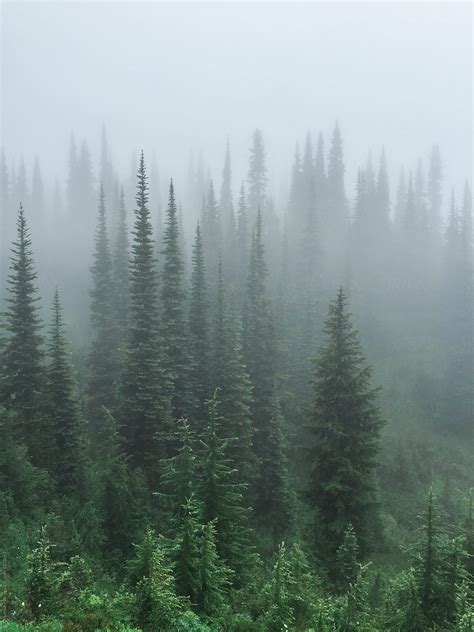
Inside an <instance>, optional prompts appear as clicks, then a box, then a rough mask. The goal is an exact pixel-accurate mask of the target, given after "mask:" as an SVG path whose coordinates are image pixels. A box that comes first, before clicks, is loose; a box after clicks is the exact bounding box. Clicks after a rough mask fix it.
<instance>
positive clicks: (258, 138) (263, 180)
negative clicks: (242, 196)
mask: <svg viewBox="0 0 474 632" xmlns="http://www.w3.org/2000/svg"><path fill="white" fill-rule="evenodd" d="M247 180H248V183H249V188H248V205H249V213H250V221H251V223H252V224H253V223H254V222H255V221H256V219H257V214H258V211H259V209H260V211H263V207H264V203H265V193H266V186H267V166H266V157H265V147H264V144H263V136H262V132H261V131H260V130H259V129H256V130H255V131H254V133H253V137H252V147H251V148H250V160H249V173H248V177H247Z"/></svg>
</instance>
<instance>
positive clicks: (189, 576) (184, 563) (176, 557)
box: [172, 493, 202, 605]
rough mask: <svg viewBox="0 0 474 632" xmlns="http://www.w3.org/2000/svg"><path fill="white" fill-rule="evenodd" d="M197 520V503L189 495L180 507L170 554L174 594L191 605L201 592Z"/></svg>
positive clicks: (197, 599) (199, 525)
mask: <svg viewBox="0 0 474 632" xmlns="http://www.w3.org/2000/svg"><path fill="white" fill-rule="evenodd" d="M199 518H200V507H199V503H198V502H197V500H196V497H195V496H194V495H193V494H192V493H191V494H190V495H189V497H187V498H186V500H185V501H184V503H183V505H182V506H181V518H180V520H179V522H177V523H176V537H175V539H174V542H173V547H172V554H173V563H174V577H175V581H176V592H177V593H178V595H182V596H183V597H188V598H189V600H190V601H191V603H192V604H193V605H196V604H197V603H198V601H199V599H200V591H201V577H200V570H201V568H200V567H201V561H202V560H201V547H202V526H201V524H200V522H199Z"/></svg>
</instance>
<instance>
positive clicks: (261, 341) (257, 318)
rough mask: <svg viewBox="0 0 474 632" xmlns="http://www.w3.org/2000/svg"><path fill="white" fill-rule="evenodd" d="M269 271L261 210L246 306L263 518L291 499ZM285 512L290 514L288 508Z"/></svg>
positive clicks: (258, 493)
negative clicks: (278, 407)
mask: <svg viewBox="0 0 474 632" xmlns="http://www.w3.org/2000/svg"><path fill="white" fill-rule="evenodd" d="M266 274H267V270H266V265H265V260H264V247H263V243H262V220H261V214H260V213H258V217H257V225H256V229H255V231H254V234H253V240H252V249H251V251H250V262H249V272H248V280H247V293H246V301H245V307H244V345H245V346H244V350H245V361H246V365H247V368H248V372H249V376H250V382H251V385H252V387H253V402H252V409H251V412H252V420H253V426H254V441H253V443H254V451H255V455H256V457H257V459H258V478H257V481H258V482H257V483H256V496H257V497H256V501H255V509H256V512H257V514H258V515H259V516H260V517H261V518H263V519H265V517H266V516H270V515H275V513H274V512H275V511H276V506H275V507H273V506H272V503H273V500H277V505H278V506H280V507H281V505H280V501H281V502H285V501H286V500H287V496H286V494H282V496H281V497H280V496H279V494H280V492H283V487H284V485H283V481H284V479H285V478H286V474H285V471H284V462H283V460H280V461H275V460H274V459H275V458H277V457H278V456H279V455H281V445H278V442H279V440H280V439H281V434H280V431H278V429H277V426H278V425H279V424H280V423H281V422H280V417H278V421H276V418H275V410H276V409H275V387H276V377H277V375H276V349H275V335H274V327H273V322H272V317H271V314H270V308H269V304H268V300H267V298H266V292H265V277H266ZM270 463H271V469H272V470H273V473H274V474H275V470H276V469H279V474H278V476H277V479H278V481H279V482H280V483H282V487H280V488H279V489H278V490H275V489H274V488H273V484H274V481H271V480H270V478H269V476H268V473H267V472H268V469H267V468H269V467H270ZM274 468H275V469H274ZM277 496H278V498H277ZM285 515H288V512H287V511H285Z"/></svg>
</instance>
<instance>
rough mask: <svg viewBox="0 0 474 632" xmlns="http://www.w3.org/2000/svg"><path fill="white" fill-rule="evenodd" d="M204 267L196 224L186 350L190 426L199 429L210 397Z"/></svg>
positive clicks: (201, 244)
mask: <svg viewBox="0 0 474 632" xmlns="http://www.w3.org/2000/svg"><path fill="white" fill-rule="evenodd" d="M208 307H209V302H208V294H207V281H206V264H205V261H204V247H203V242H202V237H201V228H200V225H199V222H198V224H197V226H196V237H195V240H194V244H193V255H192V272H191V289H190V304H189V331H190V339H189V349H190V354H191V383H192V392H193V400H194V401H193V408H194V411H193V415H192V423H193V425H194V429H195V430H201V429H202V427H203V422H204V419H205V416H206V405H205V402H206V401H207V399H208V397H209V395H210V375H209V359H210V356H209V321H208Z"/></svg>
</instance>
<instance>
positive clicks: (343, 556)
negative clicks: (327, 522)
mask: <svg viewBox="0 0 474 632" xmlns="http://www.w3.org/2000/svg"><path fill="white" fill-rule="evenodd" d="M358 557H359V544H358V542H357V537H356V534H355V531H354V527H353V526H352V525H351V524H350V523H349V524H348V526H347V529H346V532H345V533H344V540H343V541H342V544H341V546H340V547H339V548H338V549H337V553H336V558H337V564H338V573H339V584H340V586H341V589H342V591H343V592H348V591H349V590H350V588H351V586H354V585H355V583H356V581H357V575H358V572H359V564H358Z"/></svg>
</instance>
